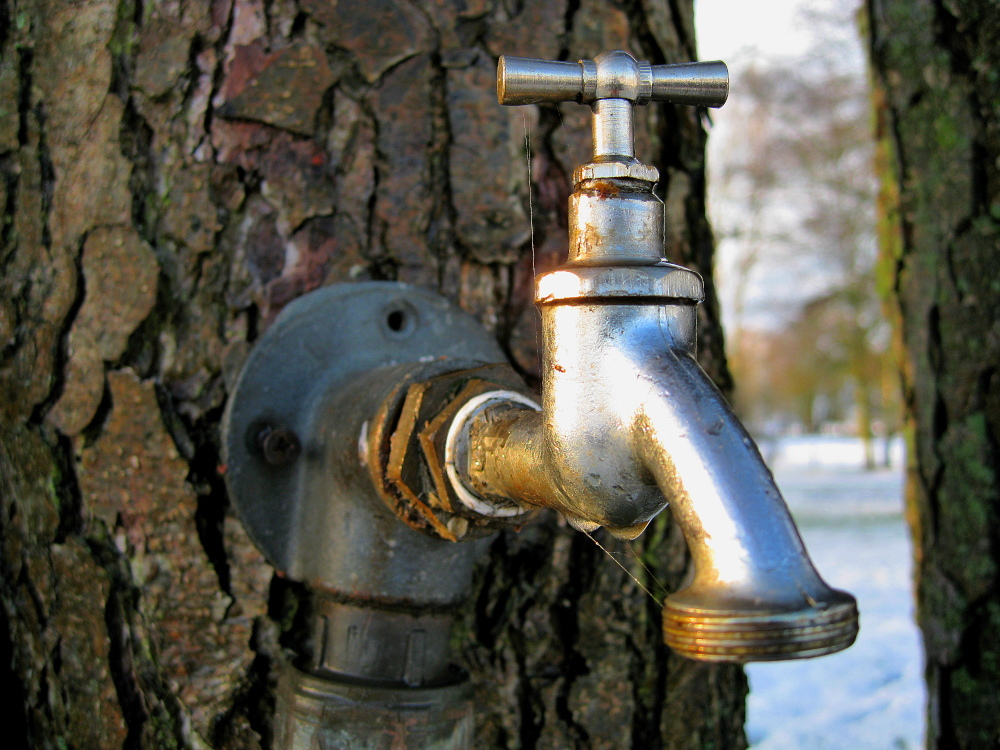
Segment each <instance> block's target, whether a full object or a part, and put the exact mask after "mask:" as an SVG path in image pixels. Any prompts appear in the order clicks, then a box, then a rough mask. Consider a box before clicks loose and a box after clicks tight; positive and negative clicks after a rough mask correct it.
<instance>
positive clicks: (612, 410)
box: [456, 51, 857, 661]
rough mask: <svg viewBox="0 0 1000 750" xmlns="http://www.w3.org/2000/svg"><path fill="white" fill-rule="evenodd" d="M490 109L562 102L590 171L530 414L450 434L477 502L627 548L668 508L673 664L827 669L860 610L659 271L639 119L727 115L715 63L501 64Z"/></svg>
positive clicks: (548, 277)
mask: <svg viewBox="0 0 1000 750" xmlns="http://www.w3.org/2000/svg"><path fill="white" fill-rule="evenodd" d="M497 92H498V97H499V100H500V102H501V103H502V104H527V103H534V102H559V101H566V100H573V101H577V102H579V103H583V104H589V105H591V107H592V109H593V113H594V117H593V136H594V156H593V159H592V161H590V162H589V163H587V164H584V165H583V166H581V167H579V168H578V169H577V170H576V172H575V173H574V175H573V183H574V191H573V194H572V196H571V198H570V212H569V233H570V237H569V259H568V261H567V263H566V264H565V265H563V266H561V267H560V268H558V269H557V270H555V271H553V272H551V273H548V274H544V275H542V276H540V277H539V278H538V280H537V295H536V303H537V304H538V306H539V307H540V309H541V313H542V331H543V346H544V353H543V361H542V407H541V410H540V411H535V410H532V409H530V408H529V407H526V406H524V405H523V404H518V403H510V402H497V403H494V404H493V405H492V406H484V407H483V408H481V409H480V410H479V411H478V412H477V413H476V414H474V415H472V416H471V418H469V419H467V420H466V422H465V423H464V424H463V425H461V426H459V427H457V428H456V429H457V430H458V431H459V432H458V434H459V438H458V442H460V443H461V444H464V445H465V446H467V447H466V448H465V449H464V450H463V451H461V453H460V455H461V456H463V457H464V463H463V464H462V465H461V466H460V467H459V469H460V470H459V472H458V473H459V475H460V476H461V477H462V478H463V479H464V480H465V481H466V482H467V484H468V488H469V489H470V490H471V491H472V492H474V493H477V494H478V495H480V496H482V497H485V498H489V497H491V496H496V497H503V498H515V499H516V500H518V501H520V502H522V503H528V504H532V505H544V506H549V507H552V508H555V509H557V510H559V511H560V512H561V513H562V514H563V515H564V516H565V517H566V519H567V520H568V521H569V522H570V523H571V524H572V525H573V526H574V527H576V528H577V529H579V530H581V531H584V532H589V531H592V530H594V529H595V528H597V527H599V526H604V527H606V528H607V529H608V531H609V532H610V533H611V534H612V535H614V536H617V537H621V538H624V539H631V538H634V537H635V536H637V535H638V534H640V533H641V532H642V531H643V529H645V527H646V525H647V524H648V523H649V521H650V520H651V519H652V518H653V517H654V516H656V515H657V514H658V513H659V512H660V511H662V510H663V509H664V508H665V507H667V506H668V505H669V506H670V508H671V510H672V512H673V515H674V518H675V520H676V522H677V523H678V524H679V525H680V528H681V530H682V531H683V533H684V537H685V539H686V541H687V544H688V548H689V550H690V552H691V555H692V557H693V560H694V577H693V579H692V580H691V582H690V584H689V585H688V586H687V587H685V588H684V589H683V590H681V591H679V592H677V593H675V594H673V595H671V596H669V597H668V598H667V600H666V602H665V605H664V612H663V632H664V638H665V640H666V642H667V643H668V644H669V645H670V646H671V647H672V648H673V649H674V650H675V651H677V652H678V653H681V654H683V655H685V656H689V657H692V658H696V659H702V660H709V661H761V660H776V659H790V658H801V657H808V656H818V655H822V654H827V653H832V652H834V651H839V650H841V649H843V648H846V647H847V646H849V645H850V644H851V643H853V641H854V638H855V636H856V634H857V608H856V603H855V600H854V597H852V596H851V595H849V594H847V593H845V592H842V591H837V590H835V589H831V588H830V587H829V586H827V585H826V584H825V583H824V582H823V580H822V579H821V578H820V577H819V575H818V574H817V573H816V570H815V569H814V568H813V566H812V564H811V562H810V560H809V557H808V555H807V554H806V551H805V548H804V546H803V544H802V541H801V539H800V537H799V534H798V531H797V530H796V528H795V524H794V523H793V521H792V519H791V516H790V515H789V512H788V509H787V508H786V506H785V503H784V501H783V500H782V498H781V494H780V493H779V491H778V488H777V487H776V486H775V483H774V479H773V477H772V475H771V472H770V471H769V470H768V469H767V467H766V466H765V464H764V461H763V459H762V458H761V456H760V453H759V451H758V450H757V447H756V445H755V444H754V442H753V440H752V439H751V438H750V436H749V435H748V434H747V432H746V430H745V429H744V428H743V426H742V425H741V424H740V422H739V420H738V419H737V418H736V416H735V415H734V414H733V412H732V410H731V409H730V408H729V405H728V404H727V403H726V401H725V399H724V398H723V396H722V394H721V393H720V392H719V391H718V389H716V387H715V386H714V385H713V384H712V382H711V380H710V379H709V378H708V376H707V375H706V374H705V373H704V371H703V370H702V369H701V368H700V367H699V366H698V364H697V362H696V360H695V356H694V355H695V331H696V321H697V319H696V307H695V306H696V305H697V304H698V303H699V302H700V301H701V300H702V299H703V297H704V287H703V283H702V280H701V278H700V277H699V276H698V275H697V274H696V273H694V272H692V271H689V270H687V269H685V268H681V267H679V266H676V265H673V264H671V263H668V262H666V261H665V260H664V258H663V204H662V203H661V201H660V200H659V199H658V198H657V197H656V195H655V194H654V193H653V187H654V185H655V183H656V182H657V180H658V179H659V175H658V173H657V170H656V169H655V168H653V167H650V166H647V165H644V164H641V163H640V162H638V160H637V159H636V158H635V153H634V148H633V137H632V132H633V130H632V116H633V107H634V106H635V105H638V104H644V103H646V102H649V101H674V102H685V103H691V104H699V105H703V106H721V105H722V104H723V103H724V102H725V100H726V98H727V95H728V73H727V71H726V67H725V65H724V64H723V63H721V62H708V63H691V64H685V65H657V66H651V65H649V64H648V63H643V62H637V61H636V60H635V59H634V58H633V57H632V56H631V55H629V54H628V53H627V52H622V51H615V52H607V53H604V54H602V55H599V56H598V57H597V58H596V60H594V61H589V60H585V61H582V62H579V63H567V62H550V61H542V60H529V59H524V58H510V57H501V58H500V65H499V68H498V73H497Z"/></svg>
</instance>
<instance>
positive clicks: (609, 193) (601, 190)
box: [588, 180, 621, 198]
mask: <svg viewBox="0 0 1000 750" xmlns="http://www.w3.org/2000/svg"><path fill="white" fill-rule="evenodd" d="M588 187H589V188H590V189H591V190H593V191H594V192H595V193H597V195H598V196H600V197H601V198H614V197H615V196H617V195H618V193H620V192H621V188H620V187H618V185H616V184H615V183H614V182H611V181H610V180H595V181H594V182H593V183H591V185H589V186H588Z"/></svg>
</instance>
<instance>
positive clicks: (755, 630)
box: [663, 601, 858, 662]
mask: <svg viewBox="0 0 1000 750" xmlns="http://www.w3.org/2000/svg"><path fill="white" fill-rule="evenodd" d="M857 634H858V610H857V606H856V605H855V604H854V602H842V603H837V604H833V605H830V606H828V607H826V608H822V609H821V608H809V609H805V610H799V611H795V612H763V613H760V614H749V615H748V614H746V613H736V612H731V611H730V612H725V611H721V612H720V611H715V612H713V611H710V610H704V609H695V608H688V607H678V606H676V605H672V604H671V603H670V602H669V601H668V602H667V603H666V605H665V606H664V609H663V638H664V640H665V641H666V644H667V645H668V646H670V647H671V648H672V649H674V651H676V652H677V653H679V654H681V655H683V656H686V657H688V658H690V659H697V660H699V661H716V662H749V661H777V660H784V659H806V658H810V657H814V656H823V655H825V654H832V653H835V652H837V651H841V650H843V649H845V648H847V647H848V646H850V645H851V644H852V643H854V639H855V638H856V637H857Z"/></svg>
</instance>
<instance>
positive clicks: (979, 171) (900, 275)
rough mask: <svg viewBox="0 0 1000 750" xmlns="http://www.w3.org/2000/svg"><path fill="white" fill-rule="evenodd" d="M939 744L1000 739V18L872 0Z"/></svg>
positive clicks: (976, 10)
mask: <svg viewBox="0 0 1000 750" xmlns="http://www.w3.org/2000/svg"><path fill="white" fill-rule="evenodd" d="M868 11H869V16H870V19H869V20H870V28H871V45H872V55H873V61H874V67H875V72H876V78H877V85H878V86H877V90H876V94H877V97H878V99H879V100H880V103H881V107H880V131H881V132H880V136H881V138H882V150H881V154H882V156H883V167H884V173H883V185H884V189H883V195H882V198H883V200H882V207H883V217H882V219H883V232H882V239H883V255H884V257H883V269H882V271H883V273H882V280H883V281H884V282H885V284H886V287H887V289H888V290H889V291H890V292H891V297H892V299H893V301H894V302H895V304H896V306H897V309H898V314H899V320H900V322H901V325H900V332H901V341H902V345H903V349H904V352H905V358H904V366H903V382H904V389H905V392H904V395H905V403H906V407H907V410H908V418H909V431H910V468H909V477H908V480H909V481H908V498H907V501H908V509H909V514H910V519H911V522H912V524H913V535H914V544H915V548H916V570H917V616H918V621H919V624H920V627H921V629H922V631H923V636H924V645H925V649H926V656H927V681H928V692H929V709H928V738H927V746H928V747H930V748H987V747H990V748H993V747H997V746H998V745H1000V579H998V565H1000V523H998V522H1000V476H998V458H1000V453H998V446H1000V372H998V367H997V366H998V362H1000V285H998V281H997V263H998V258H1000V15H998V13H997V8H996V3H994V2H988V1H987V0H952V1H951V2H943V1H942V0H907V1H906V2H885V1H884V0H869V7H868Z"/></svg>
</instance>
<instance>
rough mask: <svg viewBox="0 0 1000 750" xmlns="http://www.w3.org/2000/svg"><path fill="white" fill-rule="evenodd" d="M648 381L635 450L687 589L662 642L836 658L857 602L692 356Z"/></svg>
mask: <svg viewBox="0 0 1000 750" xmlns="http://www.w3.org/2000/svg"><path fill="white" fill-rule="evenodd" d="M657 365H662V366H657V367H656V368H655V372H654V373H651V377H652V378H653V379H655V382H656V383H657V385H658V386H659V387H658V388H657V389H656V393H657V395H656V396H653V397H651V398H650V399H649V400H648V401H647V403H646V404H644V407H643V410H642V412H641V415H640V416H639V420H638V424H639V425H640V429H639V431H638V433H637V443H638V446H637V447H638V449H639V451H640V455H641V457H642V461H643V463H644V464H645V465H646V466H647V467H648V468H649V470H650V471H652V473H653V474H654V475H655V477H656V480H657V484H658V485H659V487H660V488H661V489H662V490H663V492H664V495H665V496H666V497H668V498H670V503H671V509H672V511H673V516H674V519H675V520H676V522H677V523H678V524H679V525H680V527H681V530H682V532H683V534H684V538H685V540H686V541H687V544H688V549H689V551H690V553H691V556H692V561H693V576H692V579H691V581H690V583H689V585H688V586H686V587H685V588H683V589H682V590H680V591H678V592H676V593H675V594H673V595H671V596H669V597H667V600H666V602H665V603H664V609H663V634H664V639H665V641H666V643H667V644H668V645H669V646H671V648H673V649H674V650H675V651H677V652H678V653H681V654H684V655H686V656H690V657H693V658H697V659H700V660H703V661H737V662H745V661H773V660H779V659H793V658H806V657H812V656H821V655H824V654H829V653H834V652H836V651H840V650H842V649H844V648H847V647H848V646H850V645H851V644H852V643H853V642H854V639H855V637H856V636H857V631H858V624H857V620H858V613H857V605H856V602H855V600H854V597H853V596H851V595H850V594H848V593H846V592H844V591H839V590H836V589H833V588H830V587H829V586H828V585H827V584H826V583H825V582H824V581H823V579H822V578H820V576H819V574H818V573H817V572H816V570H815V568H814V567H813V565H812V562H811V561H810V559H809V556H808V554H807V552H806V550H805V547H804V545H803V544H802V540H801V538H800V537H799V533H798V530H797V529H796V527H795V524H794V522H793V521H792V518H791V516H790V514H789V512H788V509H787V507H786V505H785V503H784V500H783V499H782V497H781V494H780V492H779V491H778V488H777V486H776V485H775V483H774V479H773V477H772V475H771V472H770V471H769V470H768V469H767V466H766V465H765V464H764V461H763V459H762V458H761V456H760V453H759V451H758V450H757V447H756V445H755V444H754V442H753V440H752V439H751V438H750V436H749V435H748V434H747V432H746V430H745V429H744V428H743V426H742V424H740V422H739V420H738V419H737V418H736V417H735V415H734V414H733V413H732V411H731V410H730V409H729V407H728V405H727V404H726V402H725V400H724V398H723V397H722V395H721V394H720V393H719V391H718V390H717V389H716V388H715V386H714V384H712V382H711V381H710V380H709V379H708V377H707V376H706V375H705V373H704V372H703V371H702V369H701V368H700V367H699V366H698V364H697V363H696V362H695V361H694V359H693V358H692V357H691V355H690V354H689V353H688V352H685V351H683V350H677V349H671V350H669V352H668V353H667V355H666V356H665V357H663V358H662V360H661V362H658V363H657Z"/></svg>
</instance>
